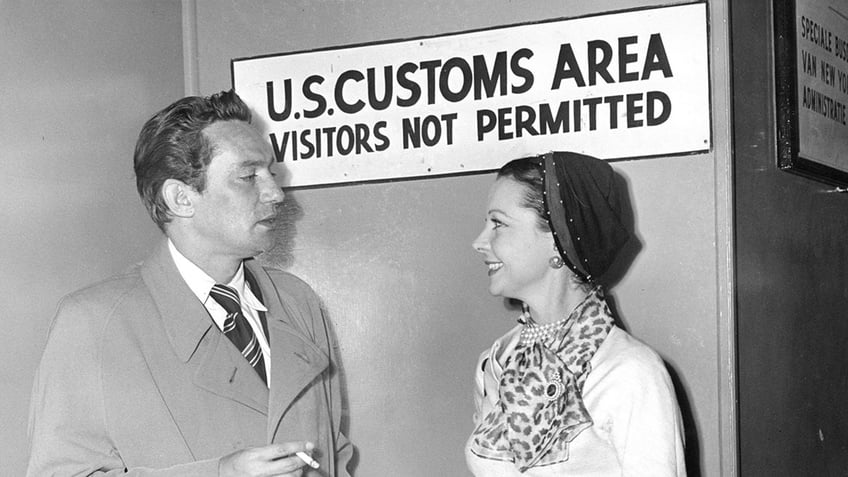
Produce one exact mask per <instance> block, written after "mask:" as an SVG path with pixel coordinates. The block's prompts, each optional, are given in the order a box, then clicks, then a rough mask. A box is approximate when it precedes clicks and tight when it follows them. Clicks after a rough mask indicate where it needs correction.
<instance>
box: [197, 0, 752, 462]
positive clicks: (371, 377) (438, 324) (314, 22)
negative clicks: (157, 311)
mask: <svg viewBox="0 0 848 477" xmlns="http://www.w3.org/2000/svg"><path fill="white" fill-rule="evenodd" d="M188 3H189V4H192V5H193V6H194V7H195V8H196V21H193V22H192V21H190V20H189V21H187V24H188V29H189V30H190V31H191V32H192V33H193V34H196V38H195V40H196V42H194V41H193V42H189V44H188V45H189V48H191V49H193V48H195V47H196V60H197V63H196V65H195V67H196V70H193V71H191V72H190V76H191V78H190V81H189V83H190V84H194V85H195V88H196V89H197V92H198V93H202V94H211V93H214V92H217V91H220V90H223V89H229V88H230V87H231V82H230V81H231V80H230V76H229V74H230V60H231V59H233V58H242V57H249V56H256V55H263V54H273V53H282V52H293V51H304V50H312V49H316V48H323V47H330V46H339V45H345V44H354V43H363V42H372V41H383V40H391V39H404V38H412V37H416V36H429V35H435V34H443V33H451V32H460V31H466V30H471V29H477V28H483V27H490V26H500V25H508V24H515V23H520V22H528V21H534V20H543V19H549V18H561V17H571V16H579V15H585V14H591V13H598V12H605V11H611V10H618V9H624V8H633V7H639V6H648V5H661V4H663V3H664V2H647V1H643V2H639V1H624V0H620V1H598V2H581V1H565V2H554V1H525V2H510V1H506V0H504V1H492V0H463V1H452V2H439V1H436V0H414V1H413V0H344V1H341V0H327V1H313V0H293V1H287V2H270V1H265V2H254V1H241V0H239V1H230V0H204V1H202V2H196V5H194V2H191V1H189V2H188ZM709 10H710V14H709V15H710V35H711V43H710V52H711V58H710V62H711V84H712V91H711V98H712V108H713V118H712V122H713V145H714V146H713V151H712V152H710V153H706V154H698V155H690V156H678V157H660V158H653V159H643V160H635V161H629V162H619V163H615V164H614V167H615V169H616V170H617V171H618V172H619V173H621V175H623V176H624V177H625V178H626V180H627V182H628V186H629V190H630V195H631V200H632V203H633V208H634V214H635V225H636V230H637V234H638V240H639V242H640V243H641V250H639V252H638V254H637V255H636V256H635V259H634V260H633V262H632V264H631V266H630V268H629V269H628V270H627V273H626V274H625V275H624V277H623V278H622V280H621V281H620V283H618V285H617V286H616V287H615V288H613V290H612V293H611V295H612V296H613V298H614V300H615V303H616V305H617V309H618V310H619V313H620V315H621V317H622V321H623V323H624V324H625V326H626V327H627V328H628V329H629V330H630V331H631V332H632V333H633V334H634V335H635V336H637V337H638V338H640V339H642V340H644V341H645V342H647V343H648V344H650V345H651V346H653V347H654V348H655V349H656V350H657V351H658V352H659V353H660V354H661V355H662V356H663V357H664V358H665V360H666V362H667V363H668V365H669V369H670V371H671V372H672V374H673V376H674V377H675V380H676V382H677V385H678V392H679V393H680V396H679V397H680V400H681V403H682V405H683V407H684V414H685V416H684V417H685V419H686V425H687V439H688V443H687V445H688V447H687V454H688V465H689V468H690V475H693V476H697V475H710V476H711V475H734V472H735V456H734V451H735V441H734V429H733V412H734V409H735V407H734V404H733V402H732V399H733V379H734V373H733V346H732V340H733V338H732V335H731V333H732V314H731V307H730V299H729V298H728V297H729V295H730V288H731V282H730V276H731V274H730V265H729V264H730V257H731V255H730V250H731V248H730V247H731V241H730V220H729V216H730V215H729V214H730V213H729V204H730V191H729V184H730V182H729V172H728V171H729V168H730V166H729V164H730V156H729V150H730V141H729V129H728V128H729V122H728V111H729V106H728V105H729V99H728V98H729V94H730V93H729V80H728V77H729V70H728V56H727V51H728V50H727V46H726V45H727V32H726V30H725V28H726V20H727V14H726V6H725V3H723V2H711V3H710V4H709ZM563 148H567V144H563ZM503 159H504V162H506V161H507V160H509V159H512V158H508V157H504V158H503ZM492 180H493V175H492V174H490V173H487V174H479V175H466V176H455V177H446V178H428V179H417V180H406V181H399V182H382V183H364V184H354V185H346V186H336V187H319V188H310V189H301V190H294V191H288V195H287V197H288V204H289V209H290V211H291V212H293V214H292V220H291V222H290V223H289V224H287V225H286V226H285V227H283V230H282V231H281V232H280V235H281V238H283V239H284V243H283V245H282V246H281V247H280V248H278V249H277V250H276V251H275V252H273V253H271V254H269V255H268V256H265V257H264V258H263V260H265V261H266V262H268V263H272V264H276V265H278V266H280V267H282V268H286V269H288V270H290V271H292V272H294V273H296V274H298V275H300V276H301V277H303V278H304V279H305V280H307V281H308V282H309V283H311V284H312V286H313V287H314V288H315V289H316V291H317V292H318V293H319V294H320V295H321V296H322V297H323V299H324V302H325V305H326V308H327V310H328V313H329V316H330V318H331V319H332V320H333V322H334V324H335V328H336V333H337V335H338V337H339V342H340V346H341V359H342V364H343V367H344V370H345V373H346V384H347V392H348V404H349V409H350V415H349V418H350V419H349V420H350V437H351V438H352V440H353V442H354V444H355V445H356V446H357V448H358V450H359V466H358V468H357V475H360V476H388V475H402V476H404V477H419V476H420V477H432V476H434V475H444V476H460V475H468V472H467V471H466V470H465V464H464V458H463V445H464V443H465V440H466V438H467V436H468V435H469V434H470V433H471V431H472V421H471V414H472V411H473V405H472V400H471V395H472V380H471V377H472V372H473V371H472V367H473V366H474V363H475V362H476V358H477V356H478V355H479V353H480V352H481V351H482V350H483V349H485V348H486V347H488V346H489V345H490V344H491V342H492V340H493V339H495V338H497V337H498V336H500V335H501V334H503V333H504V332H505V331H506V330H508V329H509V328H511V327H512V326H513V325H514V323H515V318H516V316H517V312H516V311H514V310H508V309H506V307H505V306H504V304H503V302H502V300H501V299H499V298H494V297H491V296H489V295H488V293H487V291H486V290H487V284H488V278H487V276H486V271H487V270H486V267H485V265H484V264H483V262H482V258H481V257H480V256H478V255H477V254H476V253H475V252H474V251H473V250H472V248H471V246H470V243H471V241H472V239H473V238H474V237H475V236H476V235H477V233H478V232H479V230H480V228H481V227H482V224H483V219H484V207H485V201H486V194H487V191H488V188H489V186H490V184H491V182H492Z"/></svg>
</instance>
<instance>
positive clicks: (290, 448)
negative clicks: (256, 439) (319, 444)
mask: <svg viewBox="0 0 848 477" xmlns="http://www.w3.org/2000/svg"><path fill="white" fill-rule="evenodd" d="M314 448H315V446H314V445H313V444H312V443H311V442H306V441H296V442H284V443H282V444H271V445H267V446H264V447H257V448H255V449H254V450H255V451H256V452H257V457H260V458H262V459H265V460H278V459H282V458H284V457H289V456H292V457H293V456H294V455H295V454H296V453H298V452H307V453H309V452H311V451H312V449H314Z"/></svg>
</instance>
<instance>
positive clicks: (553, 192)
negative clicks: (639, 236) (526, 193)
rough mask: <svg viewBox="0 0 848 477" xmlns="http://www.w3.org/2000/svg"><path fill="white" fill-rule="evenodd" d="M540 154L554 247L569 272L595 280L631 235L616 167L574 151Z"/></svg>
mask: <svg viewBox="0 0 848 477" xmlns="http://www.w3.org/2000/svg"><path fill="white" fill-rule="evenodd" d="M540 160H541V164H542V171H543V172H542V178H543V179H542V180H543V183H544V199H545V215H546V218H547V220H548V226H549V227H550V229H551V232H552V233H553V235H554V239H555V240H554V242H555V243H556V247H557V251H558V252H559V254H560V256H561V257H562V258H563V260H564V261H565V263H566V265H567V266H568V267H569V268H570V269H571V270H572V271H573V272H574V273H576V274H577V275H578V276H579V277H581V278H583V279H585V280H586V281H589V282H594V281H595V280H596V279H597V278H599V277H601V276H602V275H603V274H604V273H606V271H607V270H608V269H609V267H610V265H612V263H613V261H614V260H615V257H616V255H618V252H619V251H620V250H621V248H622V247H623V246H624V244H625V243H627V241H628V240H629V239H630V232H629V231H628V230H627V228H626V227H625V226H624V225H623V224H622V200H621V197H620V194H619V190H618V188H617V187H616V186H615V173H614V172H613V170H612V167H611V166H610V165H609V164H607V163H606V162H604V161H602V160H600V159H596V158H594V157H591V156H586V155H583V154H577V153H575V152H549V153H547V154H544V155H542V156H540Z"/></svg>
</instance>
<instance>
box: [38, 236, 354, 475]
mask: <svg viewBox="0 0 848 477" xmlns="http://www.w3.org/2000/svg"><path fill="white" fill-rule="evenodd" d="M245 266H247V267H248V268H249V269H250V271H251V272H252V274H253V276H254V277H255V279H256V281H257V282H258V284H259V288H260V290H261V294H262V297H263V300H264V304H265V306H266V307H267V308H268V312H267V314H266V316H267V326H268V334H269V336H270V345H271V353H270V354H271V359H270V383H271V386H270V390H269V389H268V388H267V387H266V386H265V384H264V383H263V382H262V380H261V379H260V378H259V376H258V374H257V373H256V371H255V370H254V369H253V368H252V367H251V366H250V364H249V363H247V361H246V360H245V359H244V358H243V357H242V355H241V353H240V352H239V350H237V349H236V347H235V346H234V345H233V344H232V343H231V342H230V340H229V339H228V338H227V337H226V336H224V335H223V334H222V333H221V332H220V331H219V329H218V328H217V327H216V326H215V325H214V323H213V321H212V319H211V317H210V316H209V314H208V312H207V311H206V308H205V307H204V306H203V304H202V303H201V302H200V301H199V300H198V299H197V297H196V296H195V295H194V294H193V293H192V292H191V290H190V289H189V287H188V285H187V284H186V283H185V281H184V280H183V279H182V277H181V275H180V274H179V271H178V270H177V268H176V265H175V264H174V262H173V259H172V258H171V256H170V252H169V251H168V247H167V242H165V241H163V243H162V244H161V245H160V246H159V248H158V249H157V250H156V251H155V252H154V253H153V254H152V256H151V257H150V258H149V259H148V260H146V261H145V262H144V263H143V264H142V265H140V266H137V267H135V268H134V269H132V270H130V271H129V272H128V273H126V274H124V275H121V276H117V277H113V278H111V279H108V280H106V281H104V282H101V283H98V284H96V285H93V286H90V287H88V288H85V289H83V290H80V291H78V292H75V293H73V294H71V295H69V296H67V297H65V298H64V299H63V300H62V302H61V304H60V305H59V309H58V312H57V314H56V317H55V318H54V320H53V323H52V325H51V327H50V332H49V335H48V340H47V345H46V347H45V350H44V355H43V357H42V360H41V363H40V365H39V368H38V371H37V374H36V377H35V382H34V384H33V395H32V402H31V409H30V428H29V434H30V440H31V455H30V462H29V468H28V474H27V475H32V476H39V477H40V476H45V475H61V476H71V475H118V474H120V475H124V473H125V472H127V475H136V476H152V475H156V476H171V475H173V476H177V475H179V476H210V475H211V476H215V475H217V472H218V459H219V458H220V457H221V456H224V455H227V454H229V453H232V452H235V451H237V450H240V449H244V448H246V447H253V446H262V445H266V444H268V443H272V442H286V441H294V440H309V441H312V442H314V443H315V445H316V450H315V452H314V457H315V459H316V460H317V461H318V462H319V463H320V464H321V469H320V472H316V471H313V470H312V469H310V468H309V467H305V469H304V475H305V476H318V475H321V476H330V477H343V476H348V472H347V470H346V465H347V463H348V461H349V460H350V458H351V456H352V453H353V448H352V446H351V445H350V443H349V442H348V441H347V439H346V438H345V436H344V435H342V433H341V432H340V430H339V427H340V415H341V404H340V403H341V399H340V395H339V384H338V373H337V370H336V369H334V367H333V366H332V364H333V362H334V354H335V352H336V350H335V349H334V348H335V342H334V340H333V338H332V335H331V332H330V330H329V327H328V324H327V322H326V321H325V319H324V316H323V314H322V311H321V307H320V304H319V302H318V298H317V297H316V295H315V293H314V292H313V291H312V290H311V288H309V286H308V285H306V284H305V283H304V282H303V281H301V280H300V279H298V278H296V277H295V276H293V275H291V274H288V273H285V272H282V271H279V270H272V269H264V268H262V267H260V266H259V265H258V264H256V263H254V262H253V261H251V260H248V261H246V262H245Z"/></svg>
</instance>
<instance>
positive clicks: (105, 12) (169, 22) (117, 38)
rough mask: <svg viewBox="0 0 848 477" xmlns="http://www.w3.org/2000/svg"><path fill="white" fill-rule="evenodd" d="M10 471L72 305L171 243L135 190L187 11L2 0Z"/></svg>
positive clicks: (4, 438) (171, 91)
mask: <svg viewBox="0 0 848 477" xmlns="http://www.w3.org/2000/svg"><path fill="white" fill-rule="evenodd" d="M0 11H2V14H0V45H2V46H0V65H2V66H0V190H2V191H3V198H2V199H0V202H2V206H0V224H2V225H0V244H2V247H0V283H2V286H3V292H2V293H0V309H2V310H3V313H4V317H3V320H2V323H3V333H2V336H3V337H4V340H3V342H4V344H3V346H0V363H3V364H2V366H0V396H2V397H0V423H2V424H0V475H2V476H17V475H23V474H24V470H25V468H26V461H27V458H28V455H29V448H28V444H27V436H26V428H27V414H28V408H29V396H30V388H31V386H32V378H33V375H34V371H35V367H36V365H37V364H38V360H39V358H40V356H41V351H42V350H43V347H44V342H45V340H46V337H47V328H48V326H49V323H50V320H51V318H52V316H53V313H54V311H55V309H56V304H57V302H58V301H59V298H60V297H61V296H62V295H64V294H66V293H69V292H71V291H73V290H74V289H76V288H79V287H82V286H83V285H86V284H88V283H91V282H93V281H96V280H99V279H101V278H104V277H106V276H108V275H111V274H113V273H116V272H119V271H121V270H123V269H124V268H126V267H128V266H129V265H131V264H132V263H133V262H136V261H139V260H141V259H142V258H143V257H144V256H145V255H146V253H147V251H148V250H149V249H150V247H151V245H152V244H153V242H154V241H155V238H156V237H157V236H158V235H159V232H158V229H156V226H155V225H154V224H153V222H152V221H151V220H150V219H149V218H148V217H147V213H146V211H145V210H144V207H143V206H142V205H141V202H140V201H139V199H138V196H137V194H136V192H135V180H134V176H133V170H132V152H133V148H134V146H135V139H136V137H137V135H138V132H139V130H140V129H141V125H142V123H143V122H144V121H145V120H146V119H147V118H148V117H150V116H151V115H152V114H153V113H154V112H155V111H156V110H158V109H159V108H161V107H162V106H164V105H165V104H168V103H169V102H171V101H173V100H175V99H177V98H179V97H180V96H181V95H182V92H183V66H182V39H181V26H180V4H179V3H178V2H172V1H133V2H104V1H83V0H75V1H63V0H56V1H40V2H29V1H15V0H0Z"/></svg>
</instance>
